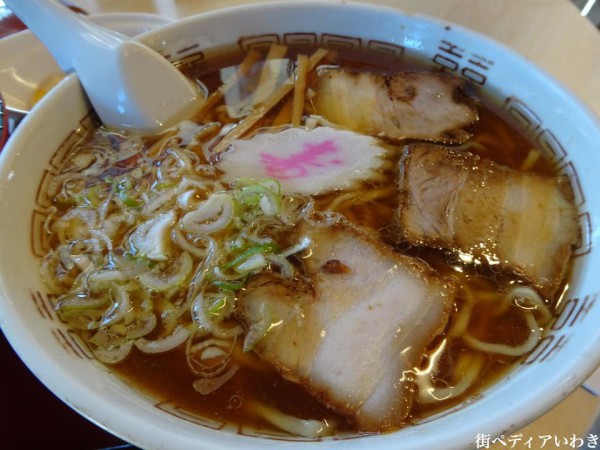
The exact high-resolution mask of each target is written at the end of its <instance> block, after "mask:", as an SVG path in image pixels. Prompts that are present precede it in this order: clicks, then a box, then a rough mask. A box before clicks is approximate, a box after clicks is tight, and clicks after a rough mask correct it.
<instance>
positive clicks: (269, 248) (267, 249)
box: [219, 242, 278, 271]
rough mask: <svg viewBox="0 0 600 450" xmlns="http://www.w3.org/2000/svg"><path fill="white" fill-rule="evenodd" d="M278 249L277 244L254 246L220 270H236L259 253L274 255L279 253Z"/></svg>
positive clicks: (269, 243) (268, 243)
mask: <svg viewBox="0 0 600 450" xmlns="http://www.w3.org/2000/svg"><path fill="white" fill-rule="evenodd" d="M277 248H278V246H277V244H276V243H275V242H267V243H266V244H257V245H253V246H252V247H250V248H248V249H246V250H245V251H244V252H243V253H241V254H240V255H238V256H236V257H235V258H234V259H233V260H231V261H229V262H228V263H226V264H223V265H222V266H220V267H219V268H220V269H221V270H222V271H225V270H228V269H232V268H235V267H236V266H239V265H240V264H242V263H243V262H244V261H246V260H247V259H248V258H250V257H251V256H252V255H256V254H257V253H273V252H275V251H277Z"/></svg>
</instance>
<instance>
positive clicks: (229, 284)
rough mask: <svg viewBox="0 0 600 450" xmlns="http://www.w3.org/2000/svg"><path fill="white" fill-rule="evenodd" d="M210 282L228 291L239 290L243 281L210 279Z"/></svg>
mask: <svg viewBox="0 0 600 450" xmlns="http://www.w3.org/2000/svg"><path fill="white" fill-rule="evenodd" d="M211 283H212V284H213V285H214V286H216V287H218V288H219V289H226V290H229V291H239V290H240V289H241V288H243V287H244V283H243V282H242V281H235V280H231V281H229V280H212V281H211Z"/></svg>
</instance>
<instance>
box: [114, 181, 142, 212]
mask: <svg viewBox="0 0 600 450" xmlns="http://www.w3.org/2000/svg"><path fill="white" fill-rule="evenodd" d="M131 188H132V186H131V182H130V181H129V180H123V181H120V182H119V183H117V185H116V187H115V191H116V194H117V198H118V199H119V200H121V202H122V203H123V204H124V205H125V206H128V207H130V208H139V207H140V206H142V202H140V201H138V200H136V199H134V198H133V197H131V196H130V195H129V194H128V192H127V191H128V190H130V189H131Z"/></svg>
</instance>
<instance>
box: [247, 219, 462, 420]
mask: <svg viewBox="0 0 600 450" xmlns="http://www.w3.org/2000/svg"><path fill="white" fill-rule="evenodd" d="M301 233H302V235H305V236H308V237H309V238H310V239H312V244H311V246H310V248H309V249H308V250H307V254H306V259H304V261H305V264H306V270H307V273H308V278H307V280H304V281H302V280H289V279H283V278H282V277H280V276H279V275H276V274H270V273H263V274H262V275H259V276H257V277H255V278H254V279H252V280H251V281H250V282H249V284H248V285H247V288H246V289H245V291H244V292H243V294H242V296H241V297H240V299H239V304H238V305H239V310H238V314H239V315H240V318H241V319H242V320H243V321H244V322H245V323H246V325H247V326H248V327H250V329H252V326H253V325H254V326H256V324H258V323H260V321H261V320H264V318H265V317H268V320H269V321H270V327H269V329H268V331H267V333H266V334H265V335H264V337H262V339H260V340H259V341H258V342H257V343H256V344H255V346H254V351H256V352H257V353H258V355H259V356H260V357H261V358H262V359H263V360H265V361H267V362H269V363H270V364H272V365H273V366H274V367H275V368H277V370H278V371H279V372H280V373H281V374H282V375H283V376H284V377H286V378H287V379H290V380H292V381H295V382H298V383H301V384H302V385H304V386H305V388H306V389H307V390H308V391H309V392H311V393H312V394H313V395H314V396H315V397H316V398H317V399H319V400H320V401H321V402H323V403H324V404H326V405H328V406H329V407H331V408H333V409H335V410H337V411H338V412H340V413H342V414H346V415H348V416H350V417H353V418H354V419H355V420H356V422H357V423H358V425H359V427H360V429H362V430H365V431H384V430H390V429H395V428H398V427H400V426H401V425H402V424H403V423H405V422H404V421H405V419H406V417H407V415H408V413H409V411H410V408H411V405H412V390H413V388H414V384H413V374H414V368H415V367H416V366H418V365H419V363H420V361H421V359H422V357H423V356H424V353H425V351H426V347H427V346H428V345H429V344H430V343H431V341H432V340H433V339H434V337H435V336H437V335H438V334H439V333H440V332H441V331H442V330H443V329H444V327H445V325H446V323H447V320H448V315H449V311H450V309H451V306H452V304H453V298H454V295H455V290H456V286H455V283H454V282H453V281H452V280H449V279H444V278H442V277H440V276H439V275H438V274H437V272H435V271H434V270H433V269H431V268H430V267H429V266H428V265H426V264H425V263H423V262H422V261H420V260H417V259H415V258H412V257H408V256H404V255H401V254H398V253H396V252H394V251H392V250H391V249H390V248H389V247H387V246H385V245H384V244H382V243H381V242H380V241H378V240H376V239H375V238H374V237H371V236H369V235H367V234H365V233H364V232H362V231H359V230H357V229H355V228H354V227H352V226H350V225H345V224H337V225H334V226H318V225H304V226H303V228H302V230H301ZM263 326H264V324H263Z"/></svg>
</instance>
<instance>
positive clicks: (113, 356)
mask: <svg viewBox="0 0 600 450" xmlns="http://www.w3.org/2000/svg"><path fill="white" fill-rule="evenodd" d="M132 347H133V341H127V342H125V343H124V344H121V345H119V346H116V347H112V348H109V349H103V348H92V352H93V353H94V356H95V357H96V358H98V359H99V360H100V361H102V362H103V363H105V364H116V363H118V362H121V361H123V360H124V359H125V358H126V357H127V355H129V353H130V352H131V349H132Z"/></svg>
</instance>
